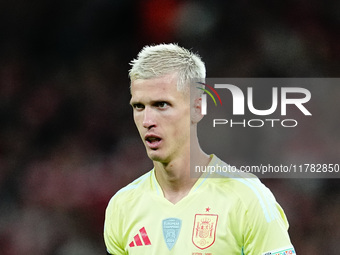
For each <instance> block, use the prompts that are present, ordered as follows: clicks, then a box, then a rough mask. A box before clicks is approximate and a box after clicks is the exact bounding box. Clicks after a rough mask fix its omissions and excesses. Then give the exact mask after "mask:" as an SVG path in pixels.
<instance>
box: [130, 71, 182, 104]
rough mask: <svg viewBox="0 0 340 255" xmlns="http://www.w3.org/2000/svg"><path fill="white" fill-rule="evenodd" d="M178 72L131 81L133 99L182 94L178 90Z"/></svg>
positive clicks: (152, 98)
mask: <svg viewBox="0 0 340 255" xmlns="http://www.w3.org/2000/svg"><path fill="white" fill-rule="evenodd" d="M177 77H178V76H177V74H167V75H164V76H161V77H156V78H151V79H137V80H134V81H132V83H131V96H132V98H131V101H140V100H146V99H148V98H150V99H151V100H157V98H158V97H163V98H164V97H178V96H180V95H182V93H181V92H179V91H178V90H177V80H178V79H177Z"/></svg>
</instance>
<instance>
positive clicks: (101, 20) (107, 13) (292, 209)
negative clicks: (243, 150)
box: [0, 0, 340, 255]
mask: <svg viewBox="0 0 340 255" xmlns="http://www.w3.org/2000/svg"><path fill="white" fill-rule="evenodd" d="M339 13H340V2H339V1H335V0H324V1H321V0H319V1H318V0H309V1H306V0H288V1H274V2H273V1H268V0H261V1H256V4H255V1H249V0H243V1H222V0H211V1H179V0H144V1H131V0H125V1H123V0H98V1H84V0H83V1H81V0H73V1H66V0H59V1H53V0H52V1H43V0H33V1H24V0H13V1H1V2H0V254H1V255H17V254H26V255H78V254H79V255H90V254H91V255H93V254H104V253H105V247H104V243H103V240H102V231H103V220H104V210H105V207H106V204H107V203H108V201H109V199H110V198H111V196H112V195H113V194H114V193H115V192H116V191H117V190H118V189H119V188H121V187H122V186H123V185H125V184H127V183H128V182H130V181H131V180H133V179H134V178H136V177H137V176H139V175H140V174H142V173H144V172H145V171H147V170H148V169H150V168H151V163H150V161H149V160H148V159H147V157H146V155H145V152H144V148H143V145H142V144H141V142H140V141H139V137H138V134H137V130H136V128H135V127H134V124H133V121H132V114H131V110H130V107H129V105H128V102H129V80H128V75H127V71H128V69H129V65H128V63H129V61H130V60H131V59H132V58H134V57H135V56H136V54H137V53H138V52H139V50H140V49H141V48H142V47H143V46H144V45H145V44H152V43H160V42H178V43H179V44H180V45H182V46H185V47H188V48H190V49H192V50H193V51H196V52H199V54H200V55H201V56H202V58H203V60H204V61H205V62H206V65H207V72H208V76H209V77H337V76H339V70H340V69H339V67H340V66H339V63H340V37H339V28H340V16H339ZM337 100H338V98H337ZM334 114H335V115H334V118H335V119H337V118H338V116H337V114H338V112H335V113H334ZM336 125H337V127H339V126H340V125H339V121H338V122H337V123H336ZM338 130H339V129H338ZM273 135H275V134H273ZM301 135H302V136H303V135H306V136H308V132H306V133H305V134H301ZM305 138H306V139H308V137H305ZM302 140H305V139H302ZM288 142H289V141H287V143H288ZM333 142H335V143H334V146H335V147H334V151H332V152H330V153H332V154H334V153H337V155H340V151H339V147H340V142H339V137H334V140H333ZM293 145H294V143H293ZM293 145H292V144H290V145H289V146H288V145H287V148H289V149H290V150H292V152H291V153H292V154H294V149H295V147H294V146H293ZM295 145H297V144H295ZM309 145H310V144H306V145H304V144H299V145H298V146H296V147H298V148H297V150H304V146H306V147H307V146H309ZM320 148H321V149H322V147H321V146H320ZM306 149H307V148H306ZM309 149H310V148H309ZM323 155H327V151H326V152H325V151H323ZM264 182H265V183H266V184H267V185H268V186H269V187H270V188H271V189H272V191H273V193H274V194H275V196H276V197H277V200H278V201H279V202H280V203H281V205H282V206H283V208H284V209H285V211H286V214H287V216H288V218H289V221H290V225H291V226H290V234H291V238H292V240H293V244H294V245H295V247H296V250H297V253H298V254H300V255H303V254H309V255H312V254H338V252H339V250H340V243H339V240H340V197H339V194H340V192H339V190H340V186H339V184H340V182H339V180H337V179H334V180H325V179H314V180H303V179H299V180H296V179H294V180H292V179H281V180H280V179H275V180H264Z"/></svg>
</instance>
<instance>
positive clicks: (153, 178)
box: [152, 169, 161, 195]
mask: <svg viewBox="0 0 340 255" xmlns="http://www.w3.org/2000/svg"><path fill="white" fill-rule="evenodd" d="M152 172H153V175H152V180H153V181H154V185H155V188H156V191H157V195H160V194H161V193H160V192H159V189H158V185H157V183H158V182H157V180H156V176H155V169H153V170H152Z"/></svg>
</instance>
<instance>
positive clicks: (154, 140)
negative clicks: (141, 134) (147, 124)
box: [145, 135, 162, 150]
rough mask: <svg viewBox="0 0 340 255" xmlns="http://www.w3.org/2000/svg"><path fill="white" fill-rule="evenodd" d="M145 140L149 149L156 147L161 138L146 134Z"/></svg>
mask: <svg viewBox="0 0 340 255" xmlns="http://www.w3.org/2000/svg"><path fill="white" fill-rule="evenodd" d="M145 142H146V144H147V146H148V147H149V148H150V149H153V150H155V149H157V148H158V147H159V146H160V144H161V143H162V138H160V137H159V136H156V135H146V136H145Z"/></svg>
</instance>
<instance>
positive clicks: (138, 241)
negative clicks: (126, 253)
mask: <svg viewBox="0 0 340 255" xmlns="http://www.w3.org/2000/svg"><path fill="white" fill-rule="evenodd" d="M133 239H134V241H132V242H131V243H130V244H129V246H130V247H135V246H144V245H151V242H150V239H149V237H148V234H147V233H146V230H145V228H144V227H142V228H141V229H140V230H139V233H138V234H137V235H135V236H134V237H133Z"/></svg>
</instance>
